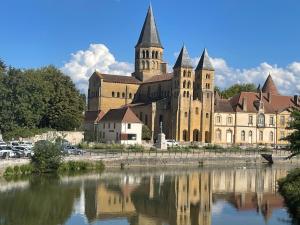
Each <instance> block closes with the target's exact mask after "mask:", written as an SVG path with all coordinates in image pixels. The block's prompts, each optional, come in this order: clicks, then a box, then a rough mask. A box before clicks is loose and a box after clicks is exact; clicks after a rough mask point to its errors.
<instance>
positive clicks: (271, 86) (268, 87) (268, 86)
mask: <svg viewBox="0 0 300 225" xmlns="http://www.w3.org/2000/svg"><path fill="white" fill-rule="evenodd" d="M262 92H263V93H270V94H273V95H279V92H278V90H277V87H276V85H275V83H274V81H273V79H272V76H271V74H270V73H269V76H268V78H267V80H266V82H265V83H264V86H263V87H262Z"/></svg>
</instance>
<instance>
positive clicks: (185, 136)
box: [182, 130, 188, 141]
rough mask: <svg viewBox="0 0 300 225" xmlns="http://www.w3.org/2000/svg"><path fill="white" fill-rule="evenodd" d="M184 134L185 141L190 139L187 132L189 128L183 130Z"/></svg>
mask: <svg viewBox="0 0 300 225" xmlns="http://www.w3.org/2000/svg"><path fill="white" fill-rule="evenodd" d="M182 136H183V140H184V141H188V132H187V130H184V131H183V132H182Z"/></svg>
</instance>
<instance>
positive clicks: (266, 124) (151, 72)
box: [84, 6, 300, 146]
mask: <svg viewBox="0 0 300 225" xmlns="http://www.w3.org/2000/svg"><path fill="white" fill-rule="evenodd" d="M163 56H164V48H163V45H162V43H161V40H160V37H159V32H158V29H157V26H156V22H155V18H154V15H153V11H152V7H151V6H150V7H149V9H148V12H147V15H146V19H145V21H144V24H143V27H142V30H141V33H140V36H139V39H138V41H137V44H136V46H135V68H134V72H133V73H132V75H131V76H121V75H113V74H104V73H101V71H95V72H94V73H93V74H92V75H91V77H90V79H89V89H88V106H87V111H86V113H85V126H84V127H85V132H86V139H87V140H93V141H95V140H96V141H102V136H101V134H99V133H98V132H97V124H98V122H99V121H101V118H102V117H103V116H104V115H105V114H106V113H107V112H108V111H109V110H111V109H122V108H124V107H127V108H130V109H131V110H132V111H133V112H134V114H135V115H136V116H137V117H138V118H139V120H140V121H141V122H142V123H143V124H144V125H146V126H148V128H149V129H150V130H151V133H152V140H156V138H157V135H158V133H159V132H160V129H161V128H160V125H161V124H162V130H163V133H165V135H166V138H167V139H174V140H177V141H180V142H200V143H216V144H245V145H248V144H249V145H252V144H268V145H272V146H275V145H279V144H286V142H285V141H282V140H281V139H282V138H283V137H285V136H286V135H288V133H289V132H291V131H289V130H288V129H287V126H288V121H289V119H290V112H291V110H293V109H294V108H299V105H300V99H299V96H292V97H291V96H282V95H280V93H279V92H278V90H277V88H276V85H275V83H274V82H273V80H272V77H271V75H269V77H268V79H267V80H266V82H265V84H264V85H263V88H258V90H257V92H242V93H240V94H238V95H237V96H234V97H232V98H231V99H222V97H221V96H218V94H217V93H215V91H214V88H215V85H214V77H215V70H214V67H213V65H212V63H211V61H210V57H209V55H208V52H207V50H206V49H204V50H203V53H202V55H201V58H200V60H199V62H198V64H197V66H196V68H194V66H193V64H192V61H191V58H190V57H189V54H188V51H187V49H186V47H185V46H183V47H182V48H181V51H180V54H179V56H178V58H177V60H176V63H175V64H174V66H173V72H171V73H169V72H168V71H167V63H166V62H165V61H164V59H163V58H164V57H163ZM120 136H121V134H120ZM125 138H126V137H125ZM116 140H120V137H116Z"/></svg>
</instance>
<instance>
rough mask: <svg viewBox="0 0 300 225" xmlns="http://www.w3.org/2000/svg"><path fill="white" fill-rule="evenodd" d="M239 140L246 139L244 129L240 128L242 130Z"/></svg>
mask: <svg viewBox="0 0 300 225" xmlns="http://www.w3.org/2000/svg"><path fill="white" fill-rule="evenodd" d="M241 140H242V141H245V140H246V134H245V131H244V130H242V132H241Z"/></svg>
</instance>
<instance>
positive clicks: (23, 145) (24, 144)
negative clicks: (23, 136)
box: [19, 141, 33, 148]
mask: <svg viewBox="0 0 300 225" xmlns="http://www.w3.org/2000/svg"><path fill="white" fill-rule="evenodd" d="M19 146H22V147H26V148H33V144H32V142H30V141H20V142H19Z"/></svg>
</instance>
